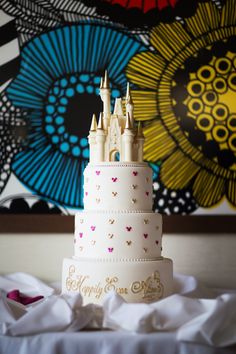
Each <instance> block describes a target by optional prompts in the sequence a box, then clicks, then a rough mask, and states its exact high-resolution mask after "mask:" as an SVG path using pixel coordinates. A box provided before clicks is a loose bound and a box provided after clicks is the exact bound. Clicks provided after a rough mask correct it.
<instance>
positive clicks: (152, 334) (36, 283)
mask: <svg viewBox="0 0 236 354" xmlns="http://www.w3.org/2000/svg"><path fill="white" fill-rule="evenodd" d="M0 289H1V292H0V333H1V334H0V354H12V353H13V354H14V353H17V354H46V353H50V354H74V353H76V354H79V353H83V354H84V353H86V354H87V353H88V354H93V353H96V354H97V353H101V354H106V353H109V354H110V353H115V354H119V353H125V354H139V353H140V354H141V353H142V354H149V353H150V354H152V353H153V354H154V353H155V354H158V353H161V354H172V353H173V354H178V353H179V354H190V353H191V354H218V353H219V354H236V291H230V290H227V291H216V290H212V289H209V288H206V287H204V286H203V285H202V284H199V282H197V280H196V279H195V278H193V277H187V276H183V275H175V294H174V295H173V296H170V297H168V298H166V299H163V300H161V301H159V302H157V303H154V304H151V305H146V304H127V303H125V302H124V301H123V299H122V298H121V297H120V296H118V295H117V294H115V293H110V294H108V296H107V298H106V299H105V301H104V305H103V307H97V306H94V305H87V306H82V298H81V296H80V295H77V296H65V295H62V294H60V290H59V289H58V287H57V286H55V285H54V286H53V285H50V286H49V285H48V284H45V283H43V282H42V281H40V280H39V279H37V278H34V277H32V276H31V275H29V274H24V273H15V274H11V275H8V276H2V277H0ZM13 289H19V290H20V291H21V292H22V293H23V294H27V295H30V296H34V295H44V296H45V299H44V300H40V301H39V302H37V303H35V304H32V305H28V306H27V307H25V306H22V305H18V304H16V303H15V302H12V301H10V302H9V301H8V300H7V298H6V293H7V292H9V291H11V290H13ZM98 327H100V329H99V330H98V329H96V328H98ZM102 327H103V328H102ZM104 328H109V329H110V330H107V329H104Z"/></svg>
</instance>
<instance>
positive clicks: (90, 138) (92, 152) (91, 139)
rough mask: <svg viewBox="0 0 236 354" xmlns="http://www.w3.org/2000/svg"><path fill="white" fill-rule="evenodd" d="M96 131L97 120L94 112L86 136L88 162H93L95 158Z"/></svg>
mask: <svg viewBox="0 0 236 354" xmlns="http://www.w3.org/2000/svg"><path fill="white" fill-rule="evenodd" d="M96 133H97V120H96V116H95V114H93V117H92V121H91V126H90V130H89V136H88V142H89V150H90V162H94V161H95V160H96Z"/></svg>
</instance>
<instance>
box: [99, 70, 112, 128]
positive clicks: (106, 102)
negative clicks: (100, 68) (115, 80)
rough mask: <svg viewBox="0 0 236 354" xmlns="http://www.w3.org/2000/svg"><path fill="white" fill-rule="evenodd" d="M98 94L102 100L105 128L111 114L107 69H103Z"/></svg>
mask: <svg viewBox="0 0 236 354" xmlns="http://www.w3.org/2000/svg"><path fill="white" fill-rule="evenodd" d="M100 96H101V99H102V101H103V117H104V127H105V129H107V127H108V124H109V119H110V116H111V90H110V82H109V78H108V74H107V71H105V75H104V78H103V79H101V85H100Z"/></svg>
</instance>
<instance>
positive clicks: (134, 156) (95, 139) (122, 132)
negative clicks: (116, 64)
mask: <svg viewBox="0 0 236 354" xmlns="http://www.w3.org/2000/svg"><path fill="white" fill-rule="evenodd" d="M100 96H101V99H102V101H103V112H101V113H100V116H99V121H98V123H97V120H96V116H95V114H93V117H92V122H91V127H90V131H89V136H88V142H89V146H90V162H93V163H94V162H103V161H117V160H118V161H126V162H131V161H138V162H142V161H143V143H144V136H143V132H142V127H141V124H140V123H139V125H138V127H137V128H136V127H135V125H134V117H133V110H134V105H133V101H132V97H131V92H130V87H129V84H127V92H126V99H125V108H126V114H124V112H123V107H122V99H121V98H116V100H115V107H114V112H113V113H111V90H110V84H109V78H108V74H107V71H106V72H105V75H104V78H101V85H100Z"/></svg>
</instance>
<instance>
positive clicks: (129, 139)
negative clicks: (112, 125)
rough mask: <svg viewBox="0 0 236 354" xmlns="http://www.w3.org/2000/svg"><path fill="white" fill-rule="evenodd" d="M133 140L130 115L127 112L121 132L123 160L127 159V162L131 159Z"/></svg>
mask: <svg viewBox="0 0 236 354" xmlns="http://www.w3.org/2000/svg"><path fill="white" fill-rule="evenodd" d="M133 142H134V131H133V127H132V123H131V119H130V115H129V112H128V113H127V118H126V124H125V129H124V133H123V147H124V152H123V154H122V157H123V161H128V162H131V161H133Z"/></svg>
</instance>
